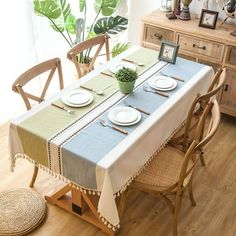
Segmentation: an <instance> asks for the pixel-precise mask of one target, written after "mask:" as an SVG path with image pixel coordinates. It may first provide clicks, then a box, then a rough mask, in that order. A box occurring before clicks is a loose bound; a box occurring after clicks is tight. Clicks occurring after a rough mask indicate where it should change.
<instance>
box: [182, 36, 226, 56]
mask: <svg viewBox="0 0 236 236" xmlns="http://www.w3.org/2000/svg"><path fill="white" fill-rule="evenodd" d="M178 43H179V45H180V49H182V50H186V51H189V52H191V53H194V54H198V55H204V56H208V57H211V58H214V59H215V60H217V61H222V59H223V52H224V45H222V44H219V43H215V42H213V41H208V40H203V39H200V38H196V37H191V36H187V35H182V34H178Z"/></svg>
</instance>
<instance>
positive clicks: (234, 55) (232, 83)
mask: <svg viewBox="0 0 236 236" xmlns="http://www.w3.org/2000/svg"><path fill="white" fill-rule="evenodd" d="M198 25H199V19H198V18H197V17H195V16H192V19H191V20H190V21H183V20H179V19H177V20H169V19H168V18H167V17H166V15H165V13H164V12H161V11H159V10H156V11H153V12H151V13H150V14H148V15H147V16H145V17H143V18H142V37H141V45H142V46H143V47H147V48H152V49H157V50H159V48H160V42H161V40H166V41H171V42H176V43H178V44H179V45H180V48H179V56H180V57H184V58H188V59H190V60H194V61H197V62H199V63H204V64H208V65H210V66H212V67H213V68H214V69H217V68H218V67H219V66H224V67H226V68H227V78H226V82H225V86H224V89H223V90H222V92H221V94H220V96H219V101H220V106H221V111H222V112H223V113H226V114H229V115H232V116H236V37H234V36H232V35H230V32H232V31H236V25H230V24H227V23H224V24H221V22H220V21H219V20H218V22H217V26H216V29H209V28H203V27H199V26H198Z"/></svg>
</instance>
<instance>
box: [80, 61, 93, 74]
mask: <svg viewBox="0 0 236 236" xmlns="http://www.w3.org/2000/svg"><path fill="white" fill-rule="evenodd" d="M89 65H90V64H89V63H79V67H80V70H81V74H82V76H84V75H86V74H88V73H89V72H90V71H91V69H90V70H89ZM92 69H94V68H92Z"/></svg>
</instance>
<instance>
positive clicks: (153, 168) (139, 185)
mask: <svg viewBox="0 0 236 236" xmlns="http://www.w3.org/2000/svg"><path fill="white" fill-rule="evenodd" d="M210 113H211V122H210V123H209V124H210V125H209V130H208V132H207V133H206V136H204V137H202V133H203V132H202V131H203V129H205V128H206V127H205V120H206V117H207V116H208V114H210ZM219 123H220V109H219V105H218V103H217V101H216V100H214V101H211V102H210V103H209V104H208V105H207V106H206V108H205V109H204V112H203V114H202V116H201V118H200V121H199V123H198V126H197V129H196V132H195V136H194V139H193V142H192V143H191V145H190V146H189V147H188V149H187V150H186V151H185V152H184V151H180V150H178V149H176V148H174V147H172V146H170V145H167V146H166V147H165V148H163V149H162V150H161V151H160V152H159V153H157V155H156V156H155V157H154V158H153V160H152V161H151V163H150V164H149V165H148V166H147V167H146V169H144V171H143V172H141V174H140V175H138V176H137V178H136V179H135V180H134V181H133V183H132V184H131V186H130V188H131V189H138V190H140V191H143V192H146V193H149V194H151V195H153V196H156V197H161V198H162V199H163V200H165V202H166V203H167V205H168V206H169V208H170V211H171V213H172V215H173V222H172V224H173V235H174V236H176V235H177V219H178V214H179V211H180V207H181V202H182V196H183V193H184V191H185V190H186V189H187V188H188V193H189V197H190V200H191V203H192V206H195V205H196V202H195V200H194V197H193V191H192V181H193V171H194V169H195V167H196V164H197V162H198V159H199V155H197V150H198V149H199V148H201V147H203V146H205V145H206V144H207V143H208V142H209V141H210V140H211V138H212V137H213V136H214V134H215V132H216V130H217V128H218V126H219ZM170 196H174V200H171V198H170Z"/></svg>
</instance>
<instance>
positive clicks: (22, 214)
mask: <svg viewBox="0 0 236 236" xmlns="http://www.w3.org/2000/svg"><path fill="white" fill-rule="evenodd" d="M46 214H47V206H46V203H45V200H44V199H43V198H42V196H41V195H40V194H39V193H37V192H35V191H33V190H31V189H26V188H19V189H14V190H7V191H3V192H1V193H0V236H18V235H26V234H28V233H29V232H31V231H32V230H34V229H35V228H36V227H38V226H39V225H40V224H41V223H42V221H43V220H44V218H45V216H46Z"/></svg>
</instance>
